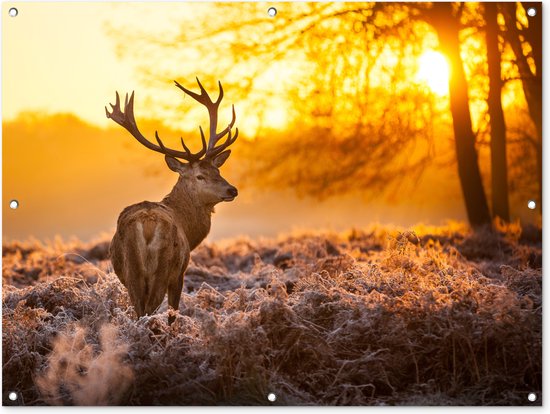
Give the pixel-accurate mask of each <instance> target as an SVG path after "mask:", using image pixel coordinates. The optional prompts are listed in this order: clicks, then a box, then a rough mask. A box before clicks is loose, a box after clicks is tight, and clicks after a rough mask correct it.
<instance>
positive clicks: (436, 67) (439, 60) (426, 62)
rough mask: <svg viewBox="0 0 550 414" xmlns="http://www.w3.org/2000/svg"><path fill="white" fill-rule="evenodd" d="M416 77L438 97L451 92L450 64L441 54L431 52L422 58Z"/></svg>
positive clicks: (419, 61) (424, 54)
mask: <svg viewBox="0 0 550 414" xmlns="http://www.w3.org/2000/svg"><path fill="white" fill-rule="evenodd" d="M416 76H417V78H418V80H419V81H421V82H424V83H426V84H427V85H428V86H429V87H430V89H431V90H432V91H433V92H434V93H436V94H438V95H446V94H447V93H448V92H449V63H448V62H447V59H446V58H445V56H443V55H442V54H441V53H439V52H435V51H433V50H429V51H427V52H424V53H423V54H422V55H421V56H420V58H419V59H418V73H417V74H416Z"/></svg>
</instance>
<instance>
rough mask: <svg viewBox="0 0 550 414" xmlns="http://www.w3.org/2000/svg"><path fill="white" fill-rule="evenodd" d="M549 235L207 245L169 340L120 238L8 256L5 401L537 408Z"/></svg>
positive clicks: (421, 232) (454, 228) (321, 238)
mask: <svg viewBox="0 0 550 414" xmlns="http://www.w3.org/2000/svg"><path fill="white" fill-rule="evenodd" d="M540 237H541V236H540V230H538V229H532V228H529V229H523V231H522V229H521V228H520V227H519V226H517V225H516V226H502V225H501V226H499V230H498V231H497V232H491V231H485V232H480V233H478V234H471V233H469V232H468V231H467V230H466V229H465V228H464V227H463V226H460V225H456V224H453V225H449V226H447V227H439V228H429V227H418V228H416V229H414V231H412V230H411V231H399V229H390V228H382V227H378V228H372V229H370V230H368V231H360V230H352V231H349V232H347V233H345V234H332V233H327V232H324V233H309V234H293V235H289V236H285V237H280V238H279V239H277V240H261V241H251V240H247V239H244V238H243V239H239V240H233V241H231V242H225V243H218V244H204V245H202V246H200V247H199V248H198V249H197V250H196V251H195V252H194V253H193V255H192V262H191V264H190V267H189V269H188V271H187V275H186V280H185V288H184V292H185V293H184V295H182V299H181V309H180V312H179V313H178V314H177V315H176V320H175V322H174V324H173V325H171V326H169V325H168V324H167V320H168V313H169V312H170V311H168V310H167V308H166V304H163V305H162V306H161V308H160V309H159V312H158V313H157V314H155V315H152V316H147V317H143V318H141V319H139V320H136V318H135V314H134V312H133V309H132V308H131V306H130V304H129V302H128V297H127V294H126V291H125V289H124V287H123V286H122V285H121V284H120V283H119V281H118V279H117V278H116V276H115V275H114V274H113V273H111V272H110V264H109V261H108V259H107V257H106V252H107V250H106V246H107V245H108V244H107V242H105V241H97V242H95V243H91V244H89V245H80V244H79V243H78V242H73V243H62V242H60V241H57V242H55V243H50V244H48V245H42V244H41V243H38V242H29V243H10V244H5V245H4V246H3V283H4V287H3V292H2V293H3V296H2V299H3V300H2V307H3V319H2V322H3V336H2V343H3V348H2V349H3V355H2V356H3V391H4V392H3V396H4V397H3V403H4V404H13V402H11V401H10V400H9V399H8V398H7V395H8V393H9V392H10V391H14V390H15V391H18V392H19V393H20V398H19V399H18V401H17V403H18V404H26V405H35V404H124V405H126V404H128V405H142V404H145V405H151V404H163V405H180V404H181V405H185V404H192V405H203V404H209V405H210V404H241V405H256V404H259V405H261V404H270V403H269V402H268V401H267V399H266V395H267V394H268V393H269V392H274V393H276V394H277V396H278V398H277V401H276V403H275V404H292V405H302V404H304V405H317V404H320V405H335V404H340V405H395V404H397V405H529V404H532V403H529V402H528V400H527V393H528V392H531V391H533V392H537V394H538V395H539V396H540V395H541V389H542V384H541V381H542V380H541V378H542V356H541V355H542V335H541V331H542V323H541V320H542V289H541V286H542V276H541V240H540ZM67 252H76V253H78V255H67V254H65V253H67ZM98 384H99V385H98ZM535 404H537V405H538V404H541V400H540V398H539V400H538V401H537V402H536V403H535Z"/></svg>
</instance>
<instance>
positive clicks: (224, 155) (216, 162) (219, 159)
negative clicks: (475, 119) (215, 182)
mask: <svg viewBox="0 0 550 414" xmlns="http://www.w3.org/2000/svg"><path fill="white" fill-rule="evenodd" d="M229 155H231V150H227V151H224V152H222V153H221V154H219V155H218V156H217V157H216V158H214V159H213V160H212V164H213V165H214V167H216V168H220V167H221V166H222V165H223V163H224V162H225V161H227V159H228V158H229Z"/></svg>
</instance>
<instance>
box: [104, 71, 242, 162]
mask: <svg viewBox="0 0 550 414" xmlns="http://www.w3.org/2000/svg"><path fill="white" fill-rule="evenodd" d="M174 82H175V83H176V86H177V87H178V88H180V89H181V90H182V91H184V92H185V93H187V94H188V95H189V96H191V97H192V98H193V99H195V100H196V101H197V102H199V103H201V104H203V105H204V106H206V108H207V109H208V115H209V118H210V135H209V138H208V146H207V145H206V139H205V137H204V132H203V130H202V127H200V126H199V130H200V133H201V140H202V149H201V150H200V151H199V152H196V153H192V152H191V150H190V149H189V148H188V147H187V145H185V142H183V138H180V140H181V145H182V147H183V149H184V151H177V150H173V149H171V148H167V147H166V146H165V145H164V144H163V143H162V141H161V139H160V137H159V135H158V131H155V138H156V140H157V142H158V145H156V144H153V143H152V142H150V141H149V140H148V139H147V138H145V137H144V136H143V134H142V133H141V132H140V131H139V129H138V127H137V124H136V119H135V117H134V92H132V95H130V99H128V94H126V99H125V102H124V111H122V109H121V108H120V97H119V96H118V92H117V93H116V102H115V104H114V105H113V104H109V105H111V108H112V112H109V110H108V109H107V107H105V114H106V115H107V118H110V119H112V120H113V121H115V122H116V123H117V124H119V125H120V126H122V127H124V128H125V129H126V130H127V131H128V132H129V133H130V134H132V136H133V137H134V138H135V139H137V140H138V141H139V142H140V143H141V144H143V145H144V146H145V147H147V148H149V149H151V150H153V151H157V152H160V153H161V154H165V155H169V156H171V157H175V158H181V159H183V160H186V161H188V162H196V161H199V160H200V159H201V158H202V157H203V156H204V159H207V158H208V159H213V158H215V157H216V156H217V155H219V154H220V153H221V152H222V151H223V150H225V149H226V148H227V147H229V146H230V145H231V144H232V143H234V142H235V140H236V139H237V137H238V136H239V129H238V128H236V130H235V135H234V136H233V137H232V136H231V128H232V127H233V125H234V124H235V120H236V115H235V106H233V105H232V114H233V118H232V119H231V122H230V123H229V125H228V126H227V128H225V129H224V130H223V131H222V132H220V133H216V129H217V127H218V108H219V106H220V102H221V101H222V99H223V88H222V84H221V82H220V81H218V85H219V88H220V94H219V95H218V99H217V100H216V102H213V101H212V99H210V96H209V95H208V93H207V92H206V90H205V89H204V87H203V86H202V84H201V83H200V81H199V79H198V78H197V83H198V84H199V87H200V89H201V93H200V95H199V94H197V93H195V92H193V91H190V90H189V89H186V88H184V87H183V86H181V85H180V84H179V83H178V82H177V81H174ZM225 135H227V139H226V140H225V141H224V142H223V143H222V144H221V145H219V146H217V147H216V144H217V143H218V141H219V140H220V139H222V138H223V137H224V136H225Z"/></svg>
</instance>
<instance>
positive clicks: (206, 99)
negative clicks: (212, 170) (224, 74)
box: [174, 78, 239, 159]
mask: <svg viewBox="0 0 550 414" xmlns="http://www.w3.org/2000/svg"><path fill="white" fill-rule="evenodd" d="M196 79H197V83H198V84H199V88H200V90H201V93H200V95H199V94H197V93H195V92H193V91H191V90H189V89H187V88H185V87H183V86H181V85H180V84H179V83H178V81H174V82H175V84H176V86H177V87H178V88H180V89H181V90H182V91H183V92H185V93H186V94H187V95H189V96H190V97H191V98H193V99H194V100H196V101H197V102H199V103H201V104H203V105H204V106H206V109H208V116H209V118H210V131H209V132H210V134H209V137H208V149H207V150H206V155H205V158H210V159H212V158H215V157H216V156H217V155H219V154H220V153H221V152H222V151H223V150H225V149H226V148H227V147H229V146H230V145H231V144H233V143H234V142H235V140H236V139H237V137H238V136H239V128H236V129H235V135H234V136H233V137H232V136H231V128H233V125H234V124H235V120H236V115H235V105H231V112H232V118H231V122H230V123H229V125H227V128H225V129H224V130H223V131H221V132H219V133H218V132H216V130H217V129H218V108H219V106H220V102H221V101H222V99H223V88H222V84H221V82H220V81H218V87H219V89H220V93H219V95H218V99H216V101H215V102H213V101H212V99H211V98H210V96H209V95H208V92H206V89H204V87H203V86H202V84H201V82H200V81H199V78H196ZM199 128H200V131H201V135H203V132H202V127H199ZM225 135H227V139H226V140H225V141H224V142H223V143H222V144H221V145H219V146H218V147H216V144H217V143H218V141H219V140H220V139H222V138H223V137H224V136H225Z"/></svg>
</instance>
